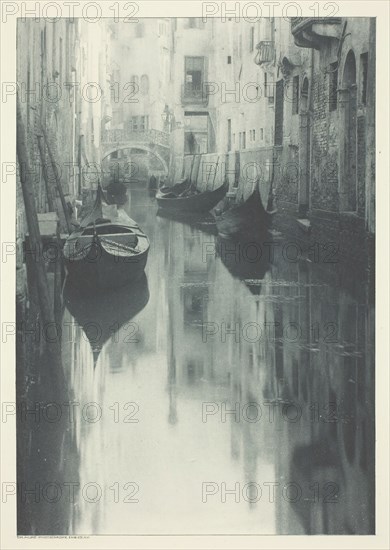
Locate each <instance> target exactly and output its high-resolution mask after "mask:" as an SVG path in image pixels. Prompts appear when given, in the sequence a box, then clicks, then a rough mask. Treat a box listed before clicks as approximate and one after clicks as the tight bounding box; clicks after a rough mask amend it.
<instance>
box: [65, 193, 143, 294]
mask: <svg viewBox="0 0 390 550" xmlns="http://www.w3.org/2000/svg"><path fill="white" fill-rule="evenodd" d="M148 252H149V239H148V237H147V236H146V235H145V233H144V232H143V231H142V230H141V229H140V227H139V226H138V224H137V223H136V222H134V221H133V220H132V219H131V218H129V217H128V216H127V214H126V213H125V212H124V211H123V210H121V209H120V210H119V209H118V208H117V207H116V206H113V205H111V206H109V205H108V204H107V201H106V199H105V197H104V193H103V190H102V188H101V186H100V184H99V185H98V190H97V195H96V200H95V203H94V205H93V207H92V209H91V210H90V212H89V213H87V214H86V216H85V217H84V218H83V219H82V220H81V222H80V225H79V227H78V228H77V229H76V231H74V232H73V233H72V234H71V235H70V236H69V237H68V238H67V240H66V242H65V246H64V250H63V255H64V260H65V267H66V270H67V273H68V275H69V277H71V278H72V279H74V280H76V281H78V283H79V284H80V285H83V286H86V287H88V286H90V285H97V286H99V287H102V288H114V287H120V286H123V285H125V284H126V283H127V282H129V281H131V280H137V279H138V278H139V277H141V275H142V274H143V272H144V269H145V265H146V260H147V257H148Z"/></svg>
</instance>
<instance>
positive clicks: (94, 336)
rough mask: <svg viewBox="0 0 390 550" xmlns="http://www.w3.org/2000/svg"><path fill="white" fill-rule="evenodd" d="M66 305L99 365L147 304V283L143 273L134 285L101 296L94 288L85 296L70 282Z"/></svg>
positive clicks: (66, 293)
mask: <svg viewBox="0 0 390 550" xmlns="http://www.w3.org/2000/svg"><path fill="white" fill-rule="evenodd" d="M63 301H64V305H65V307H66V309H67V310H68V311H69V312H70V314H71V315H72V316H73V317H74V320H75V321H76V323H77V324H78V325H79V326H81V328H82V329H83V330H84V332H85V334H86V336H87V338H88V340H89V343H90V345H91V348H92V353H93V358H94V364H95V365H96V363H97V360H98V357H99V354H100V352H101V350H102V348H103V346H104V344H105V343H106V342H107V341H108V340H109V339H110V337H112V336H113V334H114V333H115V332H118V331H119V329H120V328H121V327H123V326H124V325H125V323H128V322H129V321H130V320H131V319H133V318H134V317H135V316H136V315H137V314H138V313H139V312H140V311H142V309H143V308H144V307H145V306H146V304H147V303H148V301H149V288H148V281H147V278H146V275H145V273H143V275H142V276H141V277H140V278H139V279H138V280H137V281H135V282H132V283H129V284H127V285H125V286H122V287H121V288H114V289H111V290H109V291H108V292H104V293H101V294H99V288H94V287H93V286H92V287H91V292H88V293H86V292H84V291H83V289H82V288H80V286H79V285H77V284H74V281H72V280H71V279H70V278H67V279H66V280H65V285H64V290H63Z"/></svg>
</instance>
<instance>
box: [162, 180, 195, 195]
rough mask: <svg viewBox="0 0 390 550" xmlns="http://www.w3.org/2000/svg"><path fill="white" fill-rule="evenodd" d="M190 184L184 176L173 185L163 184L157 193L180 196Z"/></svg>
mask: <svg viewBox="0 0 390 550" xmlns="http://www.w3.org/2000/svg"><path fill="white" fill-rule="evenodd" d="M190 186H191V182H190V180H189V178H184V179H183V180H181V181H179V182H177V183H175V184H174V185H171V186H169V185H163V186H161V187H160V189H159V190H158V192H159V194H161V195H164V196H165V195H167V196H171V195H172V196H173V195H174V196H176V197H177V196H180V195H181V193H184V192H186V191H187V190H188V189H189V187H190Z"/></svg>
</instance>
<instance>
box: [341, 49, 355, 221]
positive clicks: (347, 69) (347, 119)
mask: <svg viewBox="0 0 390 550" xmlns="http://www.w3.org/2000/svg"><path fill="white" fill-rule="evenodd" d="M341 85H342V88H341V90H340V101H339V104H340V111H341V112H340V115H341V116H340V122H341V126H342V127H341V131H340V157H341V158H340V177H341V181H340V207H341V210H343V211H347V212H355V211H356V207H357V205H356V195H357V192H356V187H357V177H356V176H357V174H356V165H357V140H356V122H357V121H356V115H357V87H356V60H355V55H354V53H353V51H352V50H349V52H348V54H347V56H346V58H345V63H344V70H343V77H342V82H341Z"/></svg>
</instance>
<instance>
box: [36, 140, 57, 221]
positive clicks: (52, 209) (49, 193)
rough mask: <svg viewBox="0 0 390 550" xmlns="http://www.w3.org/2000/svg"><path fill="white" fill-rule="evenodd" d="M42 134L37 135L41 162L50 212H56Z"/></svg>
mask: <svg viewBox="0 0 390 550" xmlns="http://www.w3.org/2000/svg"><path fill="white" fill-rule="evenodd" d="M41 139H42V136H39V135H37V140H38V149H39V155H40V157H41V163H42V172H43V179H44V180H45V186H46V196H47V204H48V206H49V211H50V212H56V211H57V207H56V205H55V204H54V201H53V193H52V190H51V185H50V180H49V174H48V173H47V168H46V163H45V160H46V159H45V152H44V150H43V146H42V141H41Z"/></svg>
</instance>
